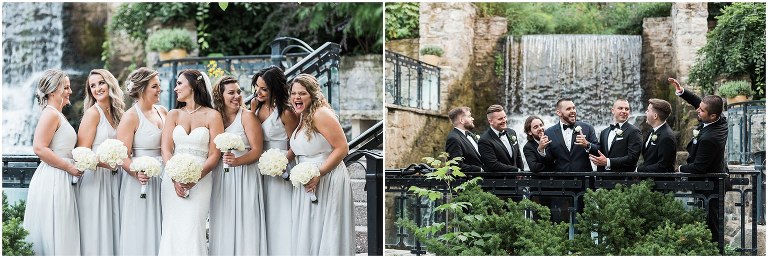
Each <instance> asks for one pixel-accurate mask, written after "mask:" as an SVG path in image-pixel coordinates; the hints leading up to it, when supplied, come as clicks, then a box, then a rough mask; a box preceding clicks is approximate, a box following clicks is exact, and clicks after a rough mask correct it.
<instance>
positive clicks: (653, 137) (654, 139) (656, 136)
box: [651, 134, 658, 142]
mask: <svg viewBox="0 0 768 258" xmlns="http://www.w3.org/2000/svg"><path fill="white" fill-rule="evenodd" d="M656 138H658V135H655V134H654V135H651V141H654V142H655V141H656Z"/></svg>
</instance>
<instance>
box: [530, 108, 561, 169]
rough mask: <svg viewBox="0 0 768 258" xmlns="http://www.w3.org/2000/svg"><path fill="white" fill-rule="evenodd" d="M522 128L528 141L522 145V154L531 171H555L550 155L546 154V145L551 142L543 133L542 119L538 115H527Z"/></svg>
mask: <svg viewBox="0 0 768 258" xmlns="http://www.w3.org/2000/svg"><path fill="white" fill-rule="evenodd" d="M523 130H524V131H525V134H526V135H528V143H526V144H525V146H523V154H524V155H525V161H526V162H527V163H528V168H529V169H530V170H531V172H552V171H555V163H553V162H552V159H551V157H552V155H550V156H547V152H546V149H547V146H549V143H550V142H552V141H550V140H549V137H547V136H546V135H544V121H542V120H541V118H540V117H538V116H529V117H528V118H526V119H525V123H524V124H523Z"/></svg>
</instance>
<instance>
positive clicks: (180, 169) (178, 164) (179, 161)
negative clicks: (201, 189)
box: [165, 153, 203, 197]
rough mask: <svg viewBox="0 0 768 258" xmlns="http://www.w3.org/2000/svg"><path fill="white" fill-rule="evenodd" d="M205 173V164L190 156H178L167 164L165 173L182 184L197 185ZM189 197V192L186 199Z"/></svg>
mask: <svg viewBox="0 0 768 258" xmlns="http://www.w3.org/2000/svg"><path fill="white" fill-rule="evenodd" d="M202 172H203V162H202V161H201V160H200V158H198V157H195V156H193V155H190V154H184V153H182V154H176V155H174V156H173V157H171V159H170V160H168V162H167V163H166V164H165V173H168V176H170V177H171V179H173V180H174V181H176V182H179V183H181V184H189V183H197V181H198V180H200V176H201V174H202ZM187 196H189V191H187V194H186V195H185V196H184V197H187Z"/></svg>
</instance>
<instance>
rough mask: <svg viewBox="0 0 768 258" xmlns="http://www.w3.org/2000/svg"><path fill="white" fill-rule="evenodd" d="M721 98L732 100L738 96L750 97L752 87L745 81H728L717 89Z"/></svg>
mask: <svg viewBox="0 0 768 258" xmlns="http://www.w3.org/2000/svg"><path fill="white" fill-rule="evenodd" d="M717 91H718V93H719V94H720V96H721V97H726V98H733V97H736V96H738V95H744V96H747V97H749V96H752V94H754V92H753V91H752V86H751V85H749V82H747V81H728V82H726V83H723V85H721V86H720V88H718V89H717Z"/></svg>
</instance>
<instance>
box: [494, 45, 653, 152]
mask: <svg viewBox="0 0 768 258" xmlns="http://www.w3.org/2000/svg"><path fill="white" fill-rule="evenodd" d="M505 49H507V52H508V53H507V55H506V58H507V61H506V63H507V73H506V75H505V80H506V81H508V82H507V87H506V89H504V92H505V93H506V94H507V96H505V97H504V99H505V100H506V101H507V102H506V104H507V107H506V108H507V110H508V112H509V114H508V116H507V117H509V121H508V124H509V127H510V128H512V129H514V130H515V131H516V132H517V133H518V139H526V138H525V137H526V135H525V134H524V131H523V123H524V122H525V118H526V117H528V116H529V115H537V116H539V117H541V118H542V120H544V125H545V126H546V127H549V126H552V125H554V124H556V123H558V122H559V118H558V117H557V116H556V114H555V103H556V102H557V100H558V99H560V98H566V97H568V98H571V99H573V102H574V104H576V112H577V115H576V118H577V119H578V120H579V121H582V122H586V123H588V124H591V125H592V126H594V127H595V130H596V133H597V134H599V132H600V130H602V129H603V128H605V127H607V126H608V124H609V123H610V122H611V121H612V115H611V111H610V108H611V107H612V106H613V102H614V101H615V100H616V99H617V98H619V97H621V98H624V99H627V100H628V101H629V105H630V108H631V110H632V112H631V113H632V114H631V115H630V119H629V122H630V123H633V124H635V125H638V124H636V123H635V119H636V117H637V116H638V115H642V113H641V112H640V110H644V109H645V106H644V105H643V104H642V102H641V96H642V88H641V87H640V60H641V52H642V39H641V37H640V36H617V35H529V36H523V37H522V38H521V39H519V40H516V39H515V38H514V37H513V36H509V37H508V38H507V43H506V45H505ZM521 137H522V138H521ZM596 137H599V135H596ZM523 144H524V143H523Z"/></svg>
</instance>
